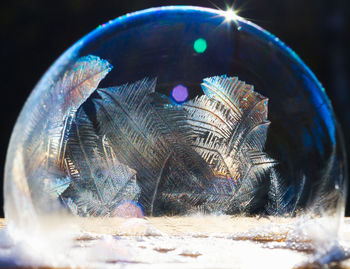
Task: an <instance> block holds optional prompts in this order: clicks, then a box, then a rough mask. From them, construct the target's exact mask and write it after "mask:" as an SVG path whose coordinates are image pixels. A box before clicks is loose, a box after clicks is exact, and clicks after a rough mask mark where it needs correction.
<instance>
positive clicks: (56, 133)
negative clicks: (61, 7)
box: [5, 7, 346, 227]
mask: <svg viewBox="0 0 350 269" xmlns="http://www.w3.org/2000/svg"><path fill="white" fill-rule="evenodd" d="M345 179H346V163H345V157H344V147H343V144H342V136H341V132H340V130H339V127H338V124H337V122H336V120H335V118H334V114H333V110H332V107H331V104H330V101H329V99H328V98H327V96H326V94H325V91H324V89H323V87H322V85H321V84H320V83H319V82H318V80H317V79H316V77H315V76H314V74H313V73H312V72H311V71H310V70H309V69H308V67H307V66H306V65H305V64H304V63H303V62H302V61H301V60H300V59H299V57H298V56H297V55H296V54H295V53H294V52H293V51H292V50H291V49H290V48H288V47H287V46H286V45H284V44H283V43H282V42H281V41H280V40H278V38H276V37H274V36H273V35H271V34H270V33H268V32H266V31H265V30H263V29H261V28H259V27H258V26H256V25H254V24H252V23H250V22H248V21H246V20H244V19H242V18H240V17H238V16H236V15H232V12H223V11H219V10H213V9H205V8H198V7H162V8H154V9H149V10H145V11H140V12H136V13H133V14H128V15H125V16H123V17H120V18H117V19H115V20H114V21H111V22H109V23H107V24H103V25H101V26H99V27H98V28H97V29H96V30H94V31H93V32H91V33H90V34H88V35H87V36H85V37H84V38H83V39H81V40H80V41H78V42H77V43H76V44H75V45H73V46H72V47H71V48H69V49H68V50H67V51H66V52H65V53H64V54H63V55H62V56H61V57H60V58H59V59H58V60H57V61H56V62H55V63H54V64H53V65H52V66H51V67H50V69H49V70H48V71H47V72H46V73H45V75H44V76H43V78H42V79H41V80H40V82H39V83H38V84H37V86H36V87H35V89H34V90H33V92H32V94H31V95H30V97H29V98H28V100H27V102H26V104H25V106H24V108H23V109H22V112H21V114H20V116H19V118H18V120H17V123H16V125H15V128H14V131H13V134H12V137H11V141H10V146H9V150H8V155H7V161H6V173H5V214H6V218H7V221H8V223H9V224H12V225H14V226H16V227H25V226H28V223H29V222H30V223H32V222H33V218H36V217H37V218H38V222H39V223H40V222H42V219H45V220H47V219H50V218H51V217H52V218H57V217H58V218H57V219H58V220H61V221H63V219H65V218H64V217H67V218H68V217H69V216H75V217H81V218H85V219H86V218H88V217H110V218H112V217H125V218H129V217H138V218H140V217H142V216H144V215H145V216H148V217H152V216H153V217H162V216H189V215H193V214H195V215H196V214H207V215H213V214H214V215H234V216H236V215H246V216H280V217H285V218H288V217H295V216H305V215H308V216H311V218H314V217H324V216H326V217H331V218H334V219H336V220H339V219H340V218H341V217H342V216H343V214H344V197H345V194H344V191H345V188H344V184H345Z"/></svg>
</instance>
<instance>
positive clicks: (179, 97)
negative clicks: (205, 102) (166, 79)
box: [171, 84, 188, 103]
mask: <svg viewBox="0 0 350 269" xmlns="http://www.w3.org/2000/svg"><path fill="white" fill-rule="evenodd" d="M171 96H172V97H173V99H174V100H175V101H176V102H178V103H182V102H185V101H186V100H187V97H188V91H187V88H186V87H185V86H183V85H181V84H179V85H177V86H175V87H174V88H173V90H172V91H171Z"/></svg>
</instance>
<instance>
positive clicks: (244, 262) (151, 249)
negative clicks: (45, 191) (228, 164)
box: [0, 216, 350, 269]
mask: <svg viewBox="0 0 350 269" xmlns="http://www.w3.org/2000/svg"><path fill="white" fill-rule="evenodd" d="M76 221H77V222H76V224H78V226H79V227H80V232H79V233H77V234H76V235H75V238H74V240H73V241H72V244H71V245H70V247H68V248H65V249H61V250H60V249H59V248H57V246H53V247H52V251H50V250H49V249H48V248H47V245H45V247H44V248H43V245H42V244H38V243H33V242H29V243H28V242H21V243H17V244H16V243H14V242H11V239H10V238H8V237H7V236H8V232H6V230H7V228H5V230H2V232H0V236H1V238H0V267H1V266H49V267H50V266H51V267H63V266H64V267H78V266H80V267H81V266H82V267H87V268H279V269H283V268H298V267H301V268H302V267H303V266H306V265H307V264H308V263H310V262H312V263H313V264H316V265H317V264H321V263H327V262H329V261H331V260H337V259H338V260H340V259H345V258H346V255H347V254H346V253H347V252H346V251H344V248H343V247H341V246H340V245H339V244H338V243H339V242H338V241H336V242H335V241H334V242H333V241H332V240H330V239H329V240H328V239H325V238H323V239H320V238H319V239H316V238H315V240H316V241H317V242H316V241H314V242H311V241H310V240H303V238H302V235H300V234H296V232H295V229H293V232H292V231H291V227H295V226H294V225H295V220H293V221H291V219H289V220H288V219H287V218H280V219H267V218H266V219H265V218H260V219H258V218H248V217H239V218H233V217H229V216H206V217H200V216H193V217H172V218H166V217H163V218H148V219H140V218H139V219H136V218H132V219H116V218H114V219H113V218H111V219H97V218H95V219H77V220H76ZM271 221H273V222H275V223H276V222H277V223H278V224H271ZM0 223H1V221H0ZM292 223H293V224H292ZM348 226H349V227H348ZM311 227H312V230H314V231H315V232H316V233H318V232H319V231H318V228H317V225H315V224H312V225H311ZM0 229H1V224H0ZM305 229H307V227H304V228H303V230H304V232H305ZM346 230H348V231H350V224H347V225H346V229H345V233H347V234H349V232H347V231H346ZM4 231H5V232H4ZM34 241H35V240H34ZM57 242H58V241H57ZM57 242H56V243H57ZM31 243H33V244H31ZM345 245H346V244H345ZM35 246H37V249H35ZM322 249H323V250H324V252H323V253H322ZM347 264H348V265H350V262H347V261H345V262H343V263H342V265H343V266H344V268H350V267H346V266H347ZM315 268H317V267H315ZM342 268H343V267H342Z"/></svg>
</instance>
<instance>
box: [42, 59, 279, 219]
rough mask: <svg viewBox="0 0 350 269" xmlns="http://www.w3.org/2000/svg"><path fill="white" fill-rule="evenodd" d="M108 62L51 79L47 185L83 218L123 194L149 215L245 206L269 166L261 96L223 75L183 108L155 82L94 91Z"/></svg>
mask: <svg viewBox="0 0 350 269" xmlns="http://www.w3.org/2000/svg"><path fill="white" fill-rule="evenodd" d="M94 65H95V66H96V67H95V69H94V67H93V66H94ZM87 67H90V68H91V69H89V68H87ZM84 68H85V69H86V70H87V71H86V72H87V74H84V72H85V71H84ZM110 69H111V67H110V66H109V65H108V63H107V62H106V61H103V60H100V59H98V58H97V57H95V58H94V56H87V57H83V58H81V59H79V60H78V62H77V64H76V65H75V67H73V68H71V69H70V70H69V71H67V72H66V74H65V75H64V76H63V78H62V80H61V81H59V83H57V86H56V87H57V89H59V91H62V94H63V96H65V99H64V100H63V104H64V105H62V106H61V108H62V110H60V111H59V112H58V113H57V114H56V115H55V116H53V117H52V123H50V126H51V128H50V129H49V132H50V136H49V137H50V140H49V141H48V147H47V150H48V151H47V154H46V156H48V159H47V161H46V162H45V163H46V165H48V168H49V167H50V168H51V167H54V168H55V171H57V172H52V171H51V178H53V179H52V180H51V182H49V183H47V186H48V188H49V190H50V191H49V192H50V193H54V194H56V195H57V196H58V197H59V199H60V200H61V202H63V203H64V204H65V205H66V207H67V208H69V209H70V210H71V211H72V212H73V213H74V214H78V215H82V216H110V215H113V211H114V210H115V209H116V207H117V206H118V205H120V204H122V203H123V202H126V201H130V200H133V201H138V202H139V203H140V204H141V205H142V207H143V209H144V211H145V213H146V214H148V215H163V214H168V215H173V214H185V213H191V212H198V211H202V212H215V213H218V212H221V213H244V212H247V211H248V210H249V208H250V207H251V206H252V205H253V204H254V198H255V196H256V193H257V190H258V189H259V186H258V185H259V184H260V182H259V178H261V176H262V175H264V174H266V173H268V172H269V170H270V169H271V167H273V166H274V165H275V161H274V160H273V159H271V158H269V157H268V156H267V155H266V154H265V153H264V151H263V150H264V145H265V141H266V135H267V129H268V126H269V124H270V122H269V121H268V119H267V103H268V99H267V98H266V97H264V96H262V95H260V94H259V93H257V92H255V91H254V88H253V86H252V85H249V84H246V83H245V82H243V81H240V80H239V79H238V78H237V77H227V76H216V77H211V78H206V79H204V82H203V83H202V89H203V91H204V95H202V96H198V97H196V98H194V99H193V100H190V101H188V102H187V103H184V104H182V105H176V104H173V103H172V102H171V101H170V99H169V98H168V97H167V96H164V95H162V94H159V93H157V92H156V91H155V89H156V79H148V78H145V79H143V80H140V81H137V82H135V83H132V84H125V85H122V86H116V87H110V88H99V89H96V87H97V86H98V83H99V82H100V80H101V79H103V77H104V76H105V75H106V74H107V73H108V72H109V70H110ZM74 85H75V86H74ZM67 89H68V90H67ZM72 89H73V90H72ZM92 93H94V94H93V95H91V94H92ZM86 101H88V102H86ZM69 102H70V103H71V104H70V105H66V104H67V103H69ZM52 175H53V176H52ZM271 182H273V179H272V178H271ZM271 184H272V185H273V183H271ZM272 185H271V186H272ZM275 185H276V184H275ZM270 192H271V191H270ZM276 195H277V194H276ZM278 195H279V194H278ZM278 195H277V196H276V200H274V202H279V201H278ZM270 197H272V196H271V195H270ZM270 207H271V206H270ZM273 214H274V213H273Z"/></svg>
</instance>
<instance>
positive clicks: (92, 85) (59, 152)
mask: <svg viewBox="0 0 350 269" xmlns="http://www.w3.org/2000/svg"><path fill="white" fill-rule="evenodd" d="M111 69H112V66H111V65H110V64H109V63H108V61H106V60H102V59H100V58H99V57H97V56H92V55H89V56H86V57H81V58H79V59H78V60H77V61H76V62H75V63H74V64H73V65H72V66H70V67H69V68H68V70H67V71H66V72H65V73H64V74H63V75H62V77H61V79H60V80H59V81H57V82H56V83H53V84H52V85H51V90H50V91H48V93H47V94H46V95H45V96H44V97H42V98H41V100H42V102H41V104H39V105H38V106H36V109H35V110H34V111H33V116H32V117H31V119H32V120H31V121H30V122H28V126H27V128H26V129H25V130H24V136H25V139H26V142H25V144H26V145H27V146H26V148H25V154H26V156H27V157H26V158H25V159H26V160H27V161H26V163H25V170H26V174H27V175H28V184H29V186H30V188H29V189H31V190H36V191H39V190H41V191H42V193H41V194H40V195H36V197H38V199H34V200H33V202H34V203H35V204H36V207H37V208H38V209H41V210H44V211H45V210H48V211H51V210H52V208H50V206H51V205H53V204H54V203H47V202H44V201H45V199H44V197H43V196H47V195H50V196H55V195H53V194H54V193H56V196H57V195H59V194H61V193H62V192H63V191H64V188H66V187H68V181H69V179H65V180H66V181H67V182H66V184H63V185H62V186H61V189H59V190H58V189H55V187H54V186H55V184H56V185H57V183H58V181H60V180H62V179H64V178H66V173H65V171H64V167H63V161H64V156H65V149H66V143H67V141H68V137H67V135H68V131H69V129H70V125H71V119H72V117H71V115H74V113H75V111H76V110H77V109H78V108H79V107H80V106H81V105H82V104H83V103H84V102H85V101H86V100H87V99H88V97H89V96H90V95H91V94H92V93H93V92H94V91H95V89H96V88H97V86H98V84H99V83H100V81H101V80H102V79H103V78H104V77H105V76H106V75H107V73H108V72H109V71H110V70H111ZM52 103H54V104H56V106H57V110H54V111H53V110H49V109H48V106H47V104H52ZM43 119H44V120H43ZM28 130H29V131H28ZM43 181H44V182H45V183H44V184H45V185H46V186H47V187H49V188H52V187H54V189H52V190H56V191H54V192H52V191H49V194H47V192H45V190H46V189H45V188H43V187H42V185H41V184H42V182H43ZM48 200H49V201H52V200H51V199H50V197H48Z"/></svg>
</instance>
